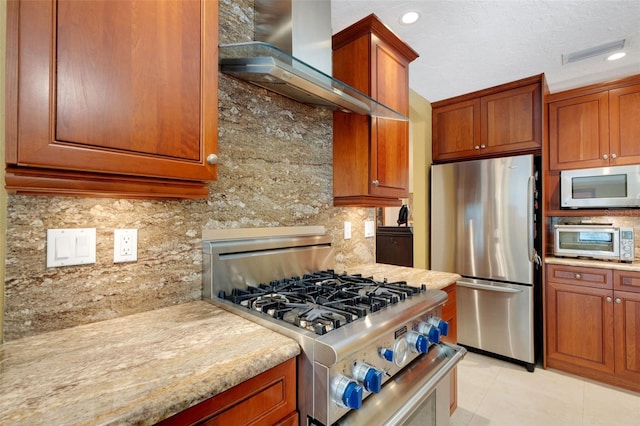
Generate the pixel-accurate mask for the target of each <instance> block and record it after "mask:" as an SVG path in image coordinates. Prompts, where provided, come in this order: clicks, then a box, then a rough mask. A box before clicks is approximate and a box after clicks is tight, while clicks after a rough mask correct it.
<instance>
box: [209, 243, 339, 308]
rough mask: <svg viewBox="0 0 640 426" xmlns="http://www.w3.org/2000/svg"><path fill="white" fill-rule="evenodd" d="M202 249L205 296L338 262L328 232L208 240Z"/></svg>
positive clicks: (323, 267) (327, 267) (211, 296)
mask: <svg viewBox="0 0 640 426" xmlns="http://www.w3.org/2000/svg"><path fill="white" fill-rule="evenodd" d="M202 251H203V259H202V261H203V271H202V291H203V298H204V299H212V298H216V297H217V295H218V293H219V292H220V291H225V292H230V291H231V290H232V289H233V288H235V287H240V288H244V287H246V286H247V285H253V284H259V283H268V282H270V281H272V280H276V279H282V278H286V277H291V276H294V275H303V274H305V273H309V272H313V271H318V270H324V269H331V268H333V267H334V264H335V262H334V248H333V246H332V237H331V236H330V235H326V234H324V235H296V236H273V237H268V236H267V237H265V236H259V237H256V238H242V239H235V240H234V239H223V240H206V241H203V242H202Z"/></svg>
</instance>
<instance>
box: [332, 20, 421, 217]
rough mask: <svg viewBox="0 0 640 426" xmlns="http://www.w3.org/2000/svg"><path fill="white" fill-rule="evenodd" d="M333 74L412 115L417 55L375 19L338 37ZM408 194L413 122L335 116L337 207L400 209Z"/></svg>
mask: <svg viewBox="0 0 640 426" xmlns="http://www.w3.org/2000/svg"><path fill="white" fill-rule="evenodd" d="M332 44H333V76H334V77H335V78H337V79H338V80H341V81H343V82H345V83H346V84H348V85H350V86H352V87H354V88H356V89H358V90H359V91H361V92H363V93H365V94H367V95H369V96H371V97H372V98H373V99H375V100H377V101H378V102H380V103H382V104H384V105H387V106H388V107H390V108H392V109H394V110H396V111H398V112H400V113H401V114H404V115H405V116H407V117H408V116H409V63H410V62H411V61H413V60H415V59H416V58H417V57H418V54H417V53H416V52H415V51H414V50H413V49H411V48H410V47H409V46H408V45H407V44H405V43H404V42H403V41H402V40H400V39H399V38H398V37H397V36H396V35H395V34H394V33H393V32H391V31H390V30H389V29H388V28H387V27H386V26H385V25H384V24H382V23H381V22H380V21H379V20H378V18H377V17H376V16H375V15H373V14H372V15H369V16H367V17H365V18H364V19H362V20H360V21H358V22H357V23H355V24H353V25H352V26H350V27H348V28H346V29H344V30H342V31H340V32H339V33H337V34H335V35H334V36H333V39H332ZM408 196H409V122H408V121H400V120H391V119H387V118H381V117H370V116H364V115H358V114H350V113H345V112H339V111H336V112H334V115H333V197H334V198H333V203H334V205H336V206H366V207H376V206H380V207H381V206H399V205H401V202H400V200H399V199H400V198H406V197H408Z"/></svg>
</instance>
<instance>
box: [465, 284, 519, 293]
mask: <svg viewBox="0 0 640 426" xmlns="http://www.w3.org/2000/svg"><path fill="white" fill-rule="evenodd" d="M456 285H457V286H458V287H468V288H473V289H475V290H488V291H494V292H496V293H521V292H522V290H519V289H517V288H511V287H502V286H495V285H486V284H480V283H472V282H469V281H458V282H456Z"/></svg>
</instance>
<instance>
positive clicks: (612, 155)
mask: <svg viewBox="0 0 640 426" xmlns="http://www.w3.org/2000/svg"><path fill="white" fill-rule="evenodd" d="M616 158H618V156H617V155H616V153H615V152H614V153H613V154H611V159H613V160H615V159H616Z"/></svg>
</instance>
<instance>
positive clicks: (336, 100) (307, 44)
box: [219, 0, 408, 121]
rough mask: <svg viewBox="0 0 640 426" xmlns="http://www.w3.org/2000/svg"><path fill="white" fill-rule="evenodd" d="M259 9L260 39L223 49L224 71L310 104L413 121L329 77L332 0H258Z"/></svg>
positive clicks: (256, 23)
mask: <svg viewBox="0 0 640 426" xmlns="http://www.w3.org/2000/svg"><path fill="white" fill-rule="evenodd" d="M254 7H255V22H254V27H255V37H254V38H255V40H256V41H253V42H248V43H236V44H223V45H220V46H219V63H220V71H221V72H223V73H225V74H229V75H232V76H234V77H236V78H238V79H241V80H245V81H248V82H250V83H253V84H255V85H258V86H260V87H263V88H265V89H267V90H270V91H273V92H276V93H279V94H281V95H283V96H286V97H288V98H291V99H294V100H296V101H298V102H301V103H304V104H308V105H313V106H320V107H324V108H329V109H332V110H340V111H345V112H352V113H356V114H361V115H371V116H375V117H384V118H389V119H394V120H403V121H407V120H408V118H407V117H406V116H404V115H403V114H400V113H399V112H397V111H395V110H393V109H391V108H389V107H387V106H385V105H383V104H381V103H379V102H378V101H376V100H375V99H373V98H371V97H369V96H367V95H365V94H364V93H362V92H360V91H358V90H356V89H355V88H353V87H350V86H349V85H347V84H345V83H343V82H341V81H339V80H336V79H334V78H333V77H331V76H330V75H329V74H330V72H331V71H330V69H331V65H330V64H331V54H332V52H331V2H330V1H327V0H277V1H274V0H256V1H255V6H254ZM311 63H313V65H311ZM319 68H323V70H322V71H321V70H320V69H319Z"/></svg>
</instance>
